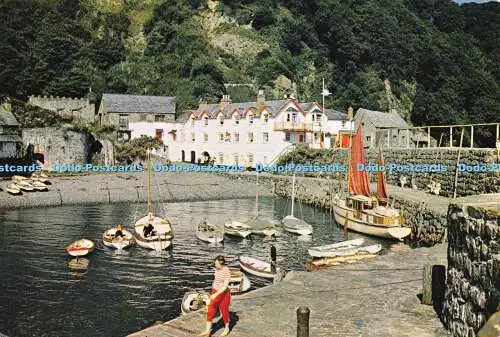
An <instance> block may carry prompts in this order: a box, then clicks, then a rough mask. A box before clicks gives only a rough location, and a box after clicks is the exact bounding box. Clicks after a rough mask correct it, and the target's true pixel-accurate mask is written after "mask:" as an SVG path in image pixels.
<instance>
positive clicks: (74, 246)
mask: <svg viewBox="0 0 500 337" xmlns="http://www.w3.org/2000/svg"><path fill="white" fill-rule="evenodd" d="M93 250H94V243H93V242H92V241H90V240H88V239H80V240H76V241H75V242H73V243H71V244H70V245H69V246H68V247H66V251H67V252H68V254H69V255H71V256H84V255H87V254H88V253H91V252H92V251H93Z"/></svg>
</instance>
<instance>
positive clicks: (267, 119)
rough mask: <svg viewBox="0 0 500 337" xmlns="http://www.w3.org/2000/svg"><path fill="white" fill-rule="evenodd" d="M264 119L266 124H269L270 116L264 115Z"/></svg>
mask: <svg viewBox="0 0 500 337" xmlns="http://www.w3.org/2000/svg"><path fill="white" fill-rule="evenodd" d="M262 119H263V120H264V123H267V122H269V115H268V114H263V115H262Z"/></svg>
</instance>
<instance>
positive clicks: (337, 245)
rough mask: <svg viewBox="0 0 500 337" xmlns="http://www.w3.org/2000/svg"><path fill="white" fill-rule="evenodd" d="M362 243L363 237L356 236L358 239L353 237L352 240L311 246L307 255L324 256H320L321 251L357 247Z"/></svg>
mask: <svg viewBox="0 0 500 337" xmlns="http://www.w3.org/2000/svg"><path fill="white" fill-rule="evenodd" d="M363 243H365V239H364V238H358V239H354V240H347V241H341V242H336V243H332V244H329V245H324V246H316V247H311V248H309V250H308V251H309V255H311V257H324V256H322V254H323V252H330V251H334V250H336V249H341V248H351V247H359V246H361V245H362V244H363Z"/></svg>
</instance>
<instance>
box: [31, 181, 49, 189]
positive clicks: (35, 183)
mask: <svg viewBox="0 0 500 337" xmlns="http://www.w3.org/2000/svg"><path fill="white" fill-rule="evenodd" d="M29 183H30V185H31V186H33V188H34V189H35V190H37V191H42V192H45V191H48V190H49V188H48V187H47V185H45V184H44V183H42V182H41V181H37V180H30V181H29Z"/></svg>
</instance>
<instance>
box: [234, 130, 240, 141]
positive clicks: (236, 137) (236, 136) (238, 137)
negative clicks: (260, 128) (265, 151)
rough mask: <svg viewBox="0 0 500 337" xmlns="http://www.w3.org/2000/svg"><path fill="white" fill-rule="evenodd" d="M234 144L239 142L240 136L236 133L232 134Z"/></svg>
mask: <svg viewBox="0 0 500 337" xmlns="http://www.w3.org/2000/svg"><path fill="white" fill-rule="evenodd" d="M234 142H235V143H239V142H240V134H239V133H238V132H235V133H234Z"/></svg>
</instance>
